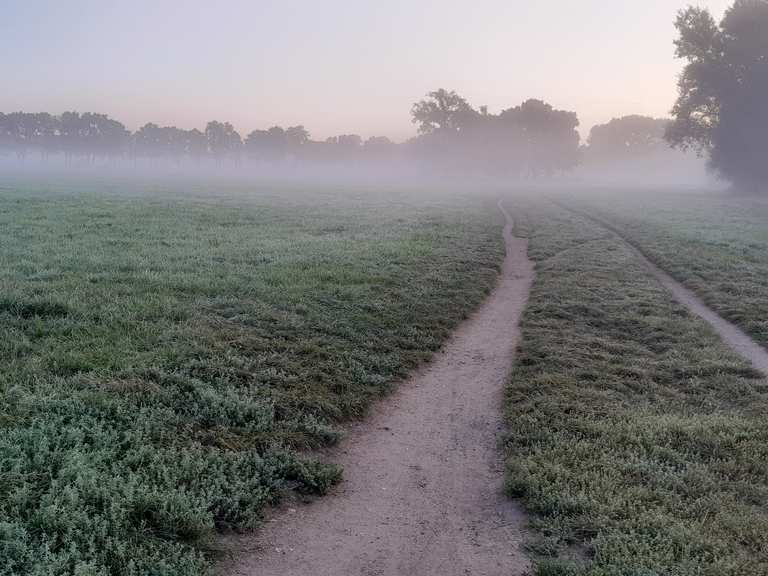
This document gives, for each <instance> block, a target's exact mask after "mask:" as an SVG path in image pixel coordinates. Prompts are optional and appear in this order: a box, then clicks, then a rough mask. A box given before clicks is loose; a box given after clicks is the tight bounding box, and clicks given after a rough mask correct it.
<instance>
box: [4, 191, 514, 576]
mask: <svg viewBox="0 0 768 576" xmlns="http://www.w3.org/2000/svg"><path fill="white" fill-rule="evenodd" d="M500 230H501V219H500V216H499V214H498V212H497V211H496V208H495V205H494V203H493V202H492V201H488V202H486V201H483V200H460V199H455V200H445V199H443V200H439V199H434V198H432V199H430V198H429V197H424V198H421V199H417V198H415V197H412V196H411V195H408V194H406V193H396V192H386V191H378V192H376V191H369V192H360V193H354V192H351V191H349V192H347V193H344V194H342V193H336V192H331V191H323V190H316V191H313V192H312V193H306V194H303V193H300V192H297V191H295V190H293V191H292V190H276V191H270V190H268V189H261V190H252V189H247V188H238V187H236V186H234V185H231V186H228V187H225V189H223V190H222V189H217V190H215V191H213V190H208V189H206V188H205V187H204V186H195V187H193V186H185V187H181V186H179V185H164V186H153V187H150V186H142V187H131V186H127V185H117V184H107V183H102V184H98V185H94V184H87V185H86V184H77V185H76V184H70V185H68V186H66V187H63V186H61V185H55V186H50V185H44V184H38V185H20V184H18V183H13V182H4V183H0V231H1V232H0V558H2V562H0V574H2V575H11V574H38V575H41V576H42V575H46V576H49V575H56V574H75V575H78V576H96V575H107V574H109V575H116V574H119V575H126V576H128V575H139V574H154V575H184V576H190V575H194V574H203V573H206V572H207V570H208V569H209V558H208V555H207V554H206V552H205V550H206V546H207V545H206V541H207V538H208V537H210V536H211V534H212V533H213V532H214V531H215V530H216V529H227V528H250V527H253V526H254V525H256V524H257V523H258V522H259V518H260V513H261V512H262V511H263V509H264V507H265V506H266V505H268V504H270V503H273V502H275V501H276V500H277V499H278V498H279V497H280V495H281V494H284V493H285V492H286V491H289V490H296V491H299V492H305V493H322V492H323V491H325V490H327V488H328V487H329V486H330V485H331V484H332V483H334V482H335V481H336V480H337V479H338V478H339V474H340V471H339V470H337V469H336V468H334V467H332V466H329V465H327V464H324V463H323V462H320V461H317V460H316V459H314V458H312V457H310V456H307V455H306V450H307V449H310V448H315V447H320V446H327V445H330V444H332V443H334V442H335V441H336V440H337V439H338V438H339V434H340V428H339V424H340V423H341V422H343V421H344V420H347V419H350V418H357V417H359V416H361V415H362V414H363V413H364V412H365V410H366V408H367V407H368V406H369V405H370V403H371V402H372V401H373V400H374V399H376V398H377V397H379V396H381V395H382V394H383V393H385V392H386V391H387V390H389V389H390V387H391V386H392V384H393V383H394V382H395V381H396V380H397V379H398V378H400V377H402V376H403V375H404V374H405V373H406V372H407V371H408V370H409V369H410V368H412V367H414V366H415V365H417V364H418V363H419V362H421V361H423V360H424V359H426V358H428V357H429V356H430V354H431V353H432V352H433V351H434V350H435V349H436V348H438V346H439V345H440V344H441V343H442V341H443V340H444V339H445V337H446V336H447V335H448V334H449V332H450V330H451V329H452V327H453V326H454V325H455V324H456V323H457V322H458V321H459V320H461V319H462V318H463V317H464V316H465V315H466V314H467V313H468V312H469V311H470V309H471V308H472V307H474V306H475V305H476V304H478V303H479V302H480V301H481V300H482V299H483V297H484V296H485V295H486V294H487V292H488V291H489V290H490V288H491V287H492V286H493V284H494V281H495V278H496V275H497V267H498V265H499V263H500V261H501V258H502V255H503V243H502V240H501V235H500Z"/></svg>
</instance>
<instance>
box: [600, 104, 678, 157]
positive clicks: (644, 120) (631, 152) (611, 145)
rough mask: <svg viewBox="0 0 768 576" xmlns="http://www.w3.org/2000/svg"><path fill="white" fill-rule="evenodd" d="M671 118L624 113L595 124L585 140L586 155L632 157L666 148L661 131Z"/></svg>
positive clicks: (662, 131) (663, 132)
mask: <svg viewBox="0 0 768 576" xmlns="http://www.w3.org/2000/svg"><path fill="white" fill-rule="evenodd" d="M669 123H670V121H669V120H667V119H664V118H649V117H648V116H638V115H632V116H624V117H622V118H614V119H613V120H611V121H610V122H608V123H607V124H600V125H597V126H594V127H593V128H592V130H590V132H589V138H588V140H587V155H588V156H589V158H590V159H592V160H595V161H605V160H608V161H610V160H620V159H624V158H626V159H631V158H638V157H643V156H648V155H650V154H653V153H656V152H659V151H661V150H669V145H668V144H667V142H666V141H665V140H664V134H665V132H666V130H667V127H668V126H669Z"/></svg>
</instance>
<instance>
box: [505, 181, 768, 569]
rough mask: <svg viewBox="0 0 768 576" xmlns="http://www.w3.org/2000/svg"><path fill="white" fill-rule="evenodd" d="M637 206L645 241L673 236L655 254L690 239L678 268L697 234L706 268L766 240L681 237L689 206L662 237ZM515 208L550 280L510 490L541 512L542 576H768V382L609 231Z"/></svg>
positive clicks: (517, 388)
mask: <svg viewBox="0 0 768 576" xmlns="http://www.w3.org/2000/svg"><path fill="white" fill-rule="evenodd" d="M613 199H614V201H616V202H619V201H618V200H616V197H615V196H614V197H613ZM645 200H648V202H649V203H650V204H652V205H653V204H655V203H654V202H653V201H652V200H649V199H643V200H637V203H640V202H643V201H645ZM621 202H624V203H623V204H622V206H623V207H624V208H623V209H624V211H623V212H622V214H624V215H625V216H624V217H625V218H626V220H622V223H623V222H629V221H630V216H629V214H634V219H633V220H632V222H637V225H636V226H637V227H636V228H632V230H633V231H636V230H637V229H643V230H645V231H646V232H645V234H646V236H644V238H647V239H650V238H652V237H653V235H654V232H653V231H654V230H655V231H656V233H659V232H658V231H659V230H660V229H661V230H664V231H665V233H664V234H661V233H659V234H660V239H657V240H649V242H652V243H653V244H652V245H653V246H660V247H664V246H666V245H665V242H676V244H672V245H671V246H670V247H669V248H665V251H664V254H666V255H667V257H668V258H669V260H667V261H662V260H661V258H660V261H662V262H672V261H675V262H680V263H683V262H685V264H686V265H689V266H690V265H692V263H691V261H686V260H685V258H684V257H683V256H677V257H674V256H672V255H673V254H674V253H675V252H676V250H679V248H680V246H682V245H684V244H685V243H686V241H685V240H684V238H686V236H688V237H690V236H692V235H695V236H696V237H697V238H698V240H696V241H694V240H691V241H690V244H691V245H694V246H700V248H691V250H692V251H694V252H695V251H697V250H698V252H697V253H699V254H711V255H712V256H711V258H712V259H711V260H709V259H708V258H701V259H700V266H701V268H698V270H699V271H701V270H709V269H714V268H715V267H716V266H717V264H716V263H717V262H724V261H728V260H729V259H730V258H731V257H732V255H730V254H729V253H728V250H732V249H733V247H732V246H731V245H730V244H728V245H725V246H723V245H722V240H721V237H722V236H723V235H726V236H729V237H730V238H733V237H737V236H738V237H740V238H744V237H746V236H748V235H755V236H759V235H760V231H757V230H755V229H750V228H749V227H745V229H744V230H743V231H741V230H739V231H737V230H734V229H733V228H731V227H730V226H728V225H725V224H724V225H722V226H721V227H718V228H715V229H711V228H707V227H706V226H696V225H689V226H688V227H686V228H684V229H678V228H677V227H676V226H674V225H670V224H669V223H670V222H675V221H679V220H684V221H686V222H693V221H695V218H696V216H695V215H696V214H697V212H696V210H695V209H694V210H692V211H691V214H690V215H689V214H682V213H681V211H682V208H681V209H680V210H679V211H677V212H676V213H675V215H674V218H673V217H668V218H667V220H666V223H665V224H664V225H663V227H657V228H653V225H654V224H651V222H653V223H655V222H657V221H656V220H653V219H649V221H648V222H645V221H643V222H641V221H640V218H641V216H640V215H638V213H637V211H636V210H634V209H633V208H631V207H629V206H630V203H631V201H629V200H622V201H621ZM724 202H730V201H724ZM569 203H570V204H571V205H574V206H576V207H577V208H578V209H579V210H585V211H593V212H599V213H601V214H602V213H603V212H607V211H608V208H607V207H606V206H608V205H609V203H608V202H605V203H603V204H600V206H601V209H600V210H598V209H597V208H596V207H595V204H594V202H593V198H587V199H577V198H576V197H574V196H571V197H570V198H569ZM686 205H687V204H686ZM693 205H694V206H696V204H695V203H694V204H693ZM515 209H516V213H517V214H518V226H517V233H518V234H520V235H525V236H528V237H529V242H530V246H529V251H530V256H531V258H532V259H533V260H534V261H535V262H536V273H537V276H536V280H535V283H534V286H533V289H532V292H531V296H530V300H529V304H528V309H527V311H526V313H525V316H524V318H523V323H522V336H523V340H522V345H521V349H520V351H519V354H518V357H517V359H516V365H515V369H514V371H513V373H512V376H511V378H510V382H509V385H508V388H507V393H506V405H505V412H506V418H507V423H508V428H509V429H508V435H507V438H506V442H505V448H506V456H507V484H506V486H507V491H508V493H509V495H510V496H511V497H514V498H520V499H522V501H523V503H524V505H525V506H526V509H527V510H528V511H529V513H530V514H531V522H532V526H533V528H534V529H535V530H534V535H535V536H534V537H533V538H532V540H531V542H530V544H529V548H530V550H531V552H532V554H533V555H534V556H535V558H536V574H537V575H538V576H576V575H579V576H585V575H589V576H607V575H612V576H613V575H616V576H618V575H633V576H641V575H642V576H645V575H648V576H650V575H652V574H653V575H660V574H664V575H691V576H692V575H707V576H709V575H711V576H716V575H717V576H723V575H732V576H737V575H738V576H752V575H754V576H757V575H761V574H765V573H766V572H768V546H766V541H765V534H766V532H767V531H768V464H767V463H768V427H766V419H765V415H766V411H768V383H767V382H766V380H765V379H763V378H762V377H761V375H760V374H757V373H755V372H754V371H753V369H752V368H751V367H750V366H749V365H747V364H746V363H745V362H744V361H743V360H742V359H740V358H738V357H736V356H734V354H733V353H732V352H731V351H730V350H729V349H727V348H726V347H725V346H724V345H723V343H722V342H720V341H719V339H718V338H717V337H716V335H714V334H713V332H712V331H711V330H710V328H709V326H708V325H706V324H705V323H703V321H701V320H700V319H698V318H696V317H692V316H691V314H690V313H689V312H688V311H687V310H686V309H685V308H683V307H681V306H680V305H679V304H677V303H676V302H674V301H673V300H672V299H671V296H670V295H669V294H668V293H667V292H666V291H665V290H664V289H663V288H662V287H661V286H660V285H659V284H658V283H657V282H656V281H655V280H654V278H653V277H651V276H650V275H649V273H648V270H647V269H646V268H645V267H644V266H643V265H642V264H641V263H640V262H639V260H638V258H637V256H636V255H634V253H633V252H632V251H631V250H630V249H628V248H627V246H626V245H625V244H624V243H623V242H622V241H621V240H620V239H619V238H618V237H617V236H616V235H615V234H613V233H612V232H610V231H609V230H607V229H606V228H605V227H603V226H601V225H600V224H599V223H596V222H595V221H593V220H591V219H589V218H585V217H583V216H581V215H579V214H578V213H574V212H573V211H571V210H568V209H564V208H562V207H560V206H558V205H555V204H553V203H549V202H547V201H543V200H536V201H522V200H518V201H517V203H516V206H515ZM617 210H618V209H617ZM746 212H747V210H745V209H743V208H742V209H741V214H742V215H743V214H745V213H746ZM731 226H733V223H731ZM627 228H629V226H627ZM694 230H695V231H696V232H695V233H694ZM634 233H636V232H633V234H634ZM634 237H635V236H633V238H634ZM707 238H708V239H707ZM734 242H735V241H734ZM739 242H741V244H742V245H743V241H741V240H740V241H739ZM643 246H644V247H645V244H644V245H643ZM707 246H709V248H708V251H706V250H707V248H706V247H707ZM718 247H719V248H718ZM718 250H723V252H719V251H718ZM648 252H649V253H652V252H651V250H650V248H649V249H648ZM682 265H683V264H681V266H682ZM736 265H737V264H736V263H734V264H733V266H736ZM717 293H720V292H719V289H718V292H717ZM722 293H723V294H724V293H725V292H722Z"/></svg>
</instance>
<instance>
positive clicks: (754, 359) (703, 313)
mask: <svg viewBox="0 0 768 576" xmlns="http://www.w3.org/2000/svg"><path fill="white" fill-rule="evenodd" d="M564 207H565V208H567V209H568V210H571V211H572V212H577V213H578V214H581V215H582V216H585V217H586V218H589V219H590V220H592V221H594V222H597V223H598V224H600V225H601V226H603V227H604V228H606V229H608V230H610V231H611V232H613V233H614V234H615V235H616V236H618V237H619V239H620V240H621V241H622V242H623V243H624V244H625V245H626V246H627V247H628V248H629V249H630V250H632V252H634V254H635V255H636V256H637V258H638V259H639V260H640V261H641V262H642V263H643V264H644V265H645V266H646V267H647V268H648V269H649V270H650V271H651V273H652V274H653V275H654V276H655V277H656V279H657V280H658V281H659V283H660V284H661V285H662V286H664V287H665V288H666V289H667V290H668V291H669V292H671V293H672V296H674V298H675V299H676V300H677V301H678V302H680V304H682V305H683V306H685V307H686V308H688V310H690V311H691V312H692V313H693V314H695V315H696V316H698V317H699V318H701V319H703V320H704V321H706V322H707V323H708V324H709V325H710V326H712V328H713V329H714V330H715V332H716V333H717V334H718V335H719V336H720V338H721V339H722V340H723V342H725V343H726V344H727V345H728V346H729V347H730V348H731V349H732V350H733V351H734V352H736V353H737V354H739V355H740V356H741V357H742V358H744V359H745V360H747V361H748V362H750V363H751V364H752V366H753V367H754V368H755V369H756V370H759V371H760V372H762V373H763V374H765V375H766V376H768V350H766V349H765V348H763V347H762V346H760V344H758V343H757V342H755V341H754V340H753V339H752V337H751V336H749V335H748V334H747V333H746V332H744V331H743V330H742V329H741V328H739V327H738V326H736V325H735V324H732V323H731V322H729V321H728V320H726V319H725V318H723V317H722V316H720V315H719V314H718V313H717V312H715V311H714V310H712V309H711V308H710V307H709V306H707V305H706V304H705V303H704V302H703V301H702V300H701V298H699V297H698V296H697V295H696V294H695V293H694V292H692V291H691V290H689V289H688V288H686V287H685V286H683V285H682V284H681V283H680V282H678V281H677V280H675V279H674V278H672V276H670V275H669V274H667V273H666V272H665V271H664V270H662V269H661V268H659V267H658V266H657V265H656V264H654V263H653V262H652V261H651V260H649V259H648V257H646V255H645V254H644V253H643V251H642V250H640V249H639V248H638V247H637V246H635V245H634V244H633V243H632V242H631V241H630V240H629V239H628V238H627V237H626V236H624V234H622V232H621V230H619V229H618V228H617V227H615V226H614V225H613V224H611V223H610V222H606V221H605V220H603V219H602V218H599V217H597V216H593V215H591V214H585V213H582V212H580V211H576V210H574V209H572V208H570V207H568V206H564Z"/></svg>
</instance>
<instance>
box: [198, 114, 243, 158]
mask: <svg viewBox="0 0 768 576" xmlns="http://www.w3.org/2000/svg"><path fill="white" fill-rule="evenodd" d="M205 138H206V140H207V142H208V151H209V152H210V153H211V155H212V156H213V157H214V158H216V159H217V160H218V161H221V160H222V159H223V158H225V157H227V156H233V157H235V159H237V154H238V153H239V151H240V147H241V146H242V143H243V142H242V140H241V138H240V134H238V133H237V131H236V130H235V128H234V127H233V126H232V124H230V123H229V122H217V121H215V120H214V121H212V122H208V125H207V126H206V127H205Z"/></svg>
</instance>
